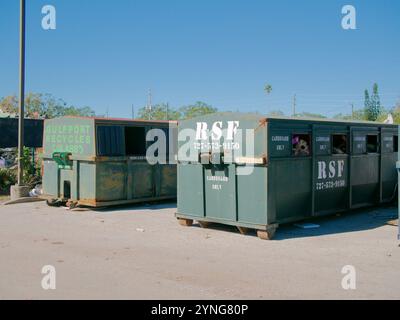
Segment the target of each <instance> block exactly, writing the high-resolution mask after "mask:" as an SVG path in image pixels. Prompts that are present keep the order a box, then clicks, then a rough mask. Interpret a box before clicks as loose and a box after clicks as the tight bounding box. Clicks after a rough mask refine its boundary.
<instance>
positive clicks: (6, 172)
mask: <svg viewBox="0 0 400 320" xmlns="http://www.w3.org/2000/svg"><path fill="white" fill-rule="evenodd" d="M16 182H17V171H16V170H15V169H0V194H9V193H10V187H11V186H12V185H14V184H15V183H16Z"/></svg>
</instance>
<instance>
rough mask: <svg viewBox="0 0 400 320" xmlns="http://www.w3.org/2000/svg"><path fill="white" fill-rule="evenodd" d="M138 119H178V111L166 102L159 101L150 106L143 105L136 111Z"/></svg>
mask: <svg viewBox="0 0 400 320" xmlns="http://www.w3.org/2000/svg"><path fill="white" fill-rule="evenodd" d="M138 115H139V117H138V118H139V119H143V120H178V119H179V118H180V113H179V111H176V110H174V109H173V108H170V107H169V105H168V104H166V103H160V104H157V105H155V106H152V108H151V110H150V108H148V107H147V106H146V107H143V108H140V109H139V111H138Z"/></svg>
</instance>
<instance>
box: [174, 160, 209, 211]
mask: <svg viewBox="0 0 400 320" xmlns="http://www.w3.org/2000/svg"><path fill="white" fill-rule="evenodd" d="M178 181H179V182H178V213H180V214H185V215H188V216H195V217H204V192H203V190H204V189H203V166H202V165H201V164H198V163H193V164H186V163H185V164H183V163H180V164H179V165H178Z"/></svg>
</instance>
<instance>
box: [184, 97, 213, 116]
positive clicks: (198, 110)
mask: <svg viewBox="0 0 400 320" xmlns="http://www.w3.org/2000/svg"><path fill="white" fill-rule="evenodd" d="M217 111H218V109H217V108H214V107H212V106H211V105H209V104H207V103H205V102H202V101H197V102H196V103H195V104H192V105H188V106H183V107H181V108H179V113H180V118H181V119H192V118H194V117H198V116H203V115H206V114H211V113H215V112H217Z"/></svg>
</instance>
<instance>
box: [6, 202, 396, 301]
mask: <svg viewBox="0 0 400 320" xmlns="http://www.w3.org/2000/svg"><path fill="white" fill-rule="evenodd" d="M175 211H176V207H175V204H174V203H172V204H171V203H170V204H168V203H167V204H161V205H160V204H159V205H154V206H140V207H139V206H135V207H122V208H116V209H112V210H105V211H69V210H66V209H65V208H50V207H47V206H46V204H45V203H43V202H37V203H27V204H19V205H12V206H2V205H0V299H249V298H250V299H292V298H294V299H399V298H400V247H399V242H398V241H397V228H396V227H394V226H390V225H387V224H386V222H387V221H389V220H393V217H394V215H395V214H396V212H397V209H395V208H382V209H370V210H365V211H359V212H357V213H351V214H346V215H342V216H336V217H329V218H324V219H318V220H314V221H312V222H315V223H318V224H320V228H317V229H300V228H296V227H294V226H292V225H288V226H283V227H281V228H279V229H278V231H277V234H276V237H275V239H274V240H273V241H262V240H260V239H258V238H257V237H256V236H255V234H250V235H247V236H243V235H240V234H239V233H238V232H237V230H236V229H235V228H231V227H221V226H211V227H210V228H208V229H202V228H200V227H199V226H197V225H194V226H193V227H182V226H179V225H178V223H177V221H176V219H175V218H174V212H175ZM45 265H52V266H54V267H55V270H56V289H55V290H44V289H43V288H42V286H41V282H42V278H43V277H44V275H43V274H42V273H41V271H42V267H43V266H45ZM345 265H351V266H354V268H355V271H356V289H355V290H344V289H343V288H342V278H343V277H344V276H345V275H344V274H342V273H341V271H342V268H343V267H344V266H345Z"/></svg>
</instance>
